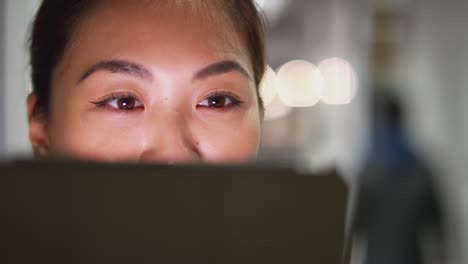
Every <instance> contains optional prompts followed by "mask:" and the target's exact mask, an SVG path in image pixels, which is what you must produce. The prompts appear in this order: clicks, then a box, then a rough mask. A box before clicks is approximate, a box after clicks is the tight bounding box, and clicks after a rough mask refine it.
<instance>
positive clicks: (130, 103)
mask: <svg viewBox="0 0 468 264" xmlns="http://www.w3.org/2000/svg"><path fill="white" fill-rule="evenodd" d="M116 103H117V107H118V108H119V109H120V110H132V109H133V108H135V105H136V99H135V98H119V99H117V102H116Z"/></svg>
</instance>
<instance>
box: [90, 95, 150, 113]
mask: <svg viewBox="0 0 468 264" xmlns="http://www.w3.org/2000/svg"><path fill="white" fill-rule="evenodd" d="M94 104H95V105H97V106H99V107H110V108H112V109H115V110H120V111H132V110H136V109H140V108H143V104H142V103H141V102H140V101H138V100H137V99H136V98H134V97H132V96H123V97H118V96H116V97H111V98H108V99H105V100H103V101H100V102H97V103H94Z"/></svg>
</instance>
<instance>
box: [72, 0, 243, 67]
mask: <svg viewBox="0 0 468 264" xmlns="http://www.w3.org/2000/svg"><path fill="white" fill-rule="evenodd" d="M197 2H201V1H177V0H175V1H155V0H131V1H130V0H112V1H109V0H103V1H99V2H97V3H96V4H95V6H93V7H92V8H91V9H90V10H88V12H86V13H85V14H84V15H83V17H81V19H80V22H79V24H78V25H77V27H76V28H75V31H74V33H73V34H72V36H71V39H70V43H69V46H68V47H67V49H66V50H65V54H64V55H65V56H64V59H65V61H68V62H70V61H73V62H75V61H76V60H84V59H85V58H88V59H96V60H98V59H103V58H109V57H114V56H120V55H124V56H132V55H138V56H140V57H144V58H147V59H150V58H154V59H155V60H159V61H160V62H163V61H164V60H166V59H167V60H171V61H176V60H180V61H181V62H184V61H185V63H184V64H180V66H181V67H182V66H188V65H187V64H186V62H187V61H188V60H190V59H196V60H198V61H199V62H200V63H207V62H210V60H216V59H219V58H231V59H236V60H237V61H238V62H239V63H241V64H242V65H243V66H244V67H245V68H246V69H248V70H249V71H251V66H250V65H249V63H247V62H248V61H249V59H248V56H247V51H246V47H245V44H244V43H243V42H242V41H241V39H240V37H239V36H240V34H239V33H238V31H237V30H236V28H235V26H234V23H233V21H232V20H231V19H229V15H228V14H227V12H226V10H225V9H226V8H225V9H223V8H221V7H220V6H217V5H216V4H213V5H209V4H205V5H203V4H194V3H197ZM207 2H212V3H220V1H205V3H207ZM169 3H171V4H169ZM83 53H85V54H83ZM83 55H85V56H83Z"/></svg>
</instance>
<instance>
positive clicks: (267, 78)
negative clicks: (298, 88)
mask: <svg viewBox="0 0 468 264" xmlns="http://www.w3.org/2000/svg"><path fill="white" fill-rule="evenodd" d="M276 82H277V78H276V73H275V71H274V70H273V69H272V68H271V67H270V66H268V65H267V67H266V70H265V75H264V76H263V80H262V82H261V83H260V88H259V92H260V98H262V101H263V105H264V106H268V105H269V104H271V102H273V99H274V98H275V96H276V94H277V91H276Z"/></svg>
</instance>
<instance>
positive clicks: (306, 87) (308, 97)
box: [277, 60, 324, 107]
mask: <svg viewBox="0 0 468 264" xmlns="http://www.w3.org/2000/svg"><path fill="white" fill-rule="evenodd" d="M277 78H278V86H277V91H278V95H279V97H280V98H281V100H282V101H283V102H284V103H285V104H286V105H287V106H291V107H310V106H314V105H315V104H317V103H318V102H319V101H320V99H321V98H322V94H323V87H324V81H323V77H322V74H321V73H320V71H319V70H318V68H317V67H316V66H315V65H313V64H312V63H310V62H307V61H303V60H296V61H291V62H288V63H286V64H284V65H283V66H282V67H281V68H280V69H279V71H278V75H277Z"/></svg>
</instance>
